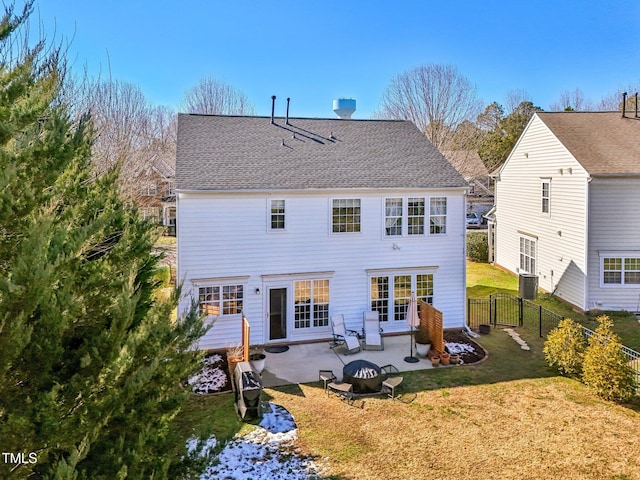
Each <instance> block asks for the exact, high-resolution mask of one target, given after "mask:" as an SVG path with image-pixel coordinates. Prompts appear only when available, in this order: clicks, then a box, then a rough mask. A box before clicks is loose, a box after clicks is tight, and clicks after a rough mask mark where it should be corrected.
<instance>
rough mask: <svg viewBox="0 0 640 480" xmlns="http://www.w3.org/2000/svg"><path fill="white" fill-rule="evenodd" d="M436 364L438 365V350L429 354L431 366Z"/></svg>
mask: <svg viewBox="0 0 640 480" xmlns="http://www.w3.org/2000/svg"><path fill="white" fill-rule="evenodd" d="M438 365H440V355H438V352H432V354H431V366H432V367H437V366H438Z"/></svg>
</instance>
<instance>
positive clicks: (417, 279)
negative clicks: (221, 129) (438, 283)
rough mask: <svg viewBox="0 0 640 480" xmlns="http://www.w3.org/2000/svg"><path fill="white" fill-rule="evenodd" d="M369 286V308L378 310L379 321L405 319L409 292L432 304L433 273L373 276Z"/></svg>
mask: <svg viewBox="0 0 640 480" xmlns="http://www.w3.org/2000/svg"><path fill="white" fill-rule="evenodd" d="M370 288H371V290H370V292H371V296H370V298H371V310H374V311H376V312H378V314H379V318H380V321H381V322H389V321H392V322H397V321H405V319H406V316H407V308H408V307H409V298H410V297H411V292H416V297H417V298H418V300H422V301H424V302H426V303H429V304H433V273H418V274H414V273H407V274H402V273H400V274H397V275H379V276H373V277H371V280H370Z"/></svg>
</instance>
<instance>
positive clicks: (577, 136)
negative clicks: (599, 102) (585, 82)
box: [535, 112, 640, 176]
mask: <svg viewBox="0 0 640 480" xmlns="http://www.w3.org/2000/svg"><path fill="white" fill-rule="evenodd" d="M535 115H537V116H538V117H539V118H540V120H542V121H543V122H544V124H545V125H546V126H547V127H549V129H550V130H551V131H552V132H553V134H554V135H555V136H556V137H557V138H558V140H560V142H561V143H562V144H563V145H564V146H565V147H566V148H567V150H569V152H571V155H573V156H574V157H575V159H576V160H577V161H578V162H579V163H580V164H581V165H582V166H583V167H584V169H585V170H586V171H587V172H589V174H590V175H593V176H607V175H613V176H621V175H638V174H640V118H634V114H631V115H629V114H627V116H625V117H624V118H623V117H622V113H621V112H536V114H535Z"/></svg>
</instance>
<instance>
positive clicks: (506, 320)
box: [467, 293, 640, 393]
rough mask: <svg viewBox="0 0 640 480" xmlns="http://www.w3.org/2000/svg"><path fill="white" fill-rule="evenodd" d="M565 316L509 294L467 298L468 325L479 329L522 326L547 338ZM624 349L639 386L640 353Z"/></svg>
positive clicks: (588, 335) (587, 332) (586, 335)
mask: <svg viewBox="0 0 640 480" xmlns="http://www.w3.org/2000/svg"><path fill="white" fill-rule="evenodd" d="M563 318H564V317H563V316H562V315H558V314H557V313H555V312H552V311H551V310H549V309H546V308H544V307H543V306H541V305H538V304H536V303H534V302H532V301H530V300H526V299H524V298H520V297H516V296H515V295H510V294H508V293H499V294H496V295H491V296H490V297H489V298H469V299H467V325H468V326H469V328H471V329H475V330H479V329H480V325H490V326H492V327H497V326H503V327H522V328H524V329H525V330H528V331H530V332H535V333H537V334H538V335H539V336H540V337H541V338H545V337H546V336H547V335H548V334H549V332H550V331H551V330H553V329H554V328H556V327H557V326H558V323H560V321H561V320H562V319H563ZM582 332H583V334H584V336H585V338H587V339H588V338H589V337H590V336H591V335H593V333H594V332H593V331H591V330H589V329H588V328H586V327H582ZM622 351H623V352H624V353H625V355H626V356H627V357H628V358H629V361H633V363H632V364H631V365H632V368H633V369H634V371H635V373H636V379H637V381H638V385H640V361H638V360H640V352H636V351H635V350H632V349H631V348H629V347H626V346H624V345H623V346H622ZM639 393H640V392H639Z"/></svg>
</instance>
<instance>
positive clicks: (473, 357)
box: [444, 331, 486, 364]
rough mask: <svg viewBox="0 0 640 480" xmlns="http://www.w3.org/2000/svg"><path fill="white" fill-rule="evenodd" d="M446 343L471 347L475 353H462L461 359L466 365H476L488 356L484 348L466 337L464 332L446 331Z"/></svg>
mask: <svg viewBox="0 0 640 480" xmlns="http://www.w3.org/2000/svg"><path fill="white" fill-rule="evenodd" d="M444 341H445V343H459V344H463V345H468V346H470V347H471V348H472V349H473V351H472V352H470V351H467V350H465V351H463V352H461V353H460V359H461V360H462V361H463V362H464V363H467V364H468V363H476V362H479V361H480V360H482V359H483V358H484V357H485V356H486V352H485V350H484V348H482V347H481V346H480V345H478V344H477V343H476V342H474V341H473V340H472V339H471V338H469V337H468V336H467V335H465V334H464V333H463V332H461V331H460V332H456V331H446V332H444Z"/></svg>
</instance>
